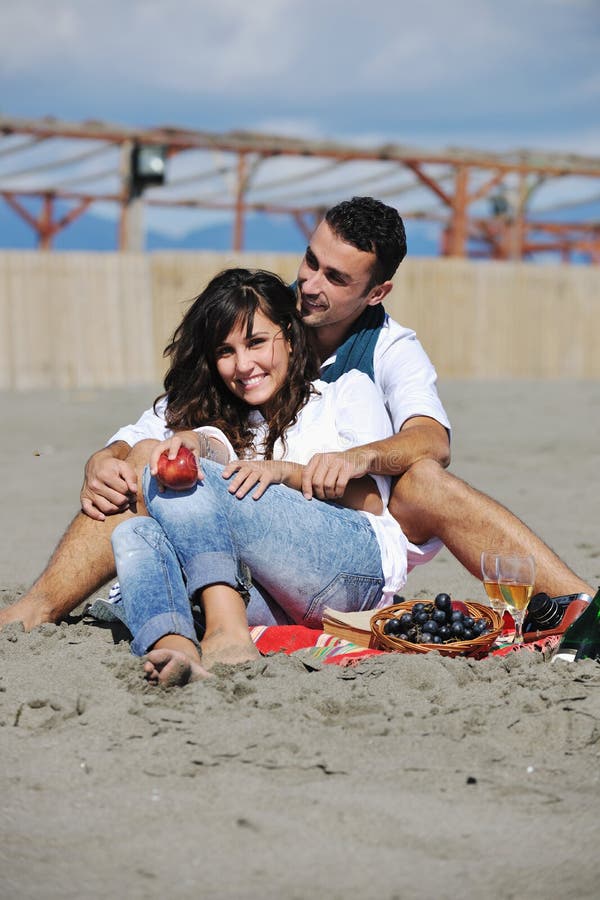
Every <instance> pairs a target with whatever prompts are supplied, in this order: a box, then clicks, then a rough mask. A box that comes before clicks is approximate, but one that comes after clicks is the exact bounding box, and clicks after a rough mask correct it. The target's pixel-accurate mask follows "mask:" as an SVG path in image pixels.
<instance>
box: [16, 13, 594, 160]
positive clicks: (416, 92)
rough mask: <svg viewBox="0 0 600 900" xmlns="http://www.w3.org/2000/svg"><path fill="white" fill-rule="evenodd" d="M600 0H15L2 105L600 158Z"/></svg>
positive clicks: (76, 117)
mask: <svg viewBox="0 0 600 900" xmlns="http://www.w3.org/2000/svg"><path fill="white" fill-rule="evenodd" d="M599 113H600V0H454V2H448V0H418V2H414V0H412V2H405V0H369V2H368V3H365V2H364V0H361V2H358V0H258V2H254V3H248V2H247V0H218V2H217V3H215V2H214V0H103V2H102V3H98V2H96V0H94V2H91V0H18V2H14V0H0V114H3V115H6V116H18V117H34V118H36V117H41V116H45V115H53V116H55V117H57V118H60V119H64V120H72V121H82V120H85V119H99V120H103V121H107V122H114V123H118V124H124V125H132V126H159V125H174V126H178V127H191V128H195V129H201V130H208V131H227V130H230V129H249V130H253V131H266V132H270V133H272V134H288V135H293V136H296V137H301V138H331V139H336V140H340V141H345V142H353V143H359V144H363V145H365V144H380V143H385V142H398V143H403V144H409V145H414V146H417V147H423V146H427V147H431V148H438V149H442V148H445V147H457V146H458V147H470V148H475V149H489V150H498V151H501V150H508V149H514V148H528V149H541V150H564V151H567V152H573V153H580V154H585V155H592V156H600V116H599Z"/></svg>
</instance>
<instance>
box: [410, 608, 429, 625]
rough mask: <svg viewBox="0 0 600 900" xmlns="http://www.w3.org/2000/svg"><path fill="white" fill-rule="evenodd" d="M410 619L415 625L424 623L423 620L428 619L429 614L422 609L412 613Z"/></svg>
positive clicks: (426, 620)
mask: <svg viewBox="0 0 600 900" xmlns="http://www.w3.org/2000/svg"><path fill="white" fill-rule="evenodd" d="M412 619H413V622H414V623H415V624H416V625H424V624H425V622H428V621H429V615H428V614H427V613H426V612H425V610H422V611H421V612H418V613H417V614H416V615H415V614H414V613H413V617H412Z"/></svg>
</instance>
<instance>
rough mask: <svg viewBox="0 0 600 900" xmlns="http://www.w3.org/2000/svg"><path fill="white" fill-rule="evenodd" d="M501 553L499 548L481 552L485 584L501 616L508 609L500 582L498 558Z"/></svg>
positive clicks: (490, 599) (482, 574) (494, 608)
mask: <svg viewBox="0 0 600 900" xmlns="http://www.w3.org/2000/svg"><path fill="white" fill-rule="evenodd" d="M501 555H502V554H501V553H500V552H499V551H498V550H484V551H483V553H482V554H481V577H482V579H483V586H484V588H485V592H486V594H487V595H488V599H489V601H490V606H491V607H492V609H493V610H494V611H495V612H497V613H498V615H499V616H503V615H504V610H505V609H506V603H505V602H504V597H503V596H502V593H501V591H500V585H499V584H498V560H499V558H500V556H501Z"/></svg>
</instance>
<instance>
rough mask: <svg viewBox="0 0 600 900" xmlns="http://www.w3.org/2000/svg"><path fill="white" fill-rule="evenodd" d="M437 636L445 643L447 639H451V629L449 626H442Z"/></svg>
mask: <svg viewBox="0 0 600 900" xmlns="http://www.w3.org/2000/svg"><path fill="white" fill-rule="evenodd" d="M438 634H439V636H440V637H441V639H442V640H443V641H447V640H448V638H449V637H452V629H451V628H450V626H449V625H442V627H441V628H440V630H439V631H438Z"/></svg>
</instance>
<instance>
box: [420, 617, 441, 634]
mask: <svg viewBox="0 0 600 900" xmlns="http://www.w3.org/2000/svg"><path fill="white" fill-rule="evenodd" d="M438 630H439V629H438V624H437V622H434V621H433V620H432V619H428V620H427V622H425V623H424V624H423V627H422V628H421V631H422V632H423V634H425V633H427V634H437V633H438Z"/></svg>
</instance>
